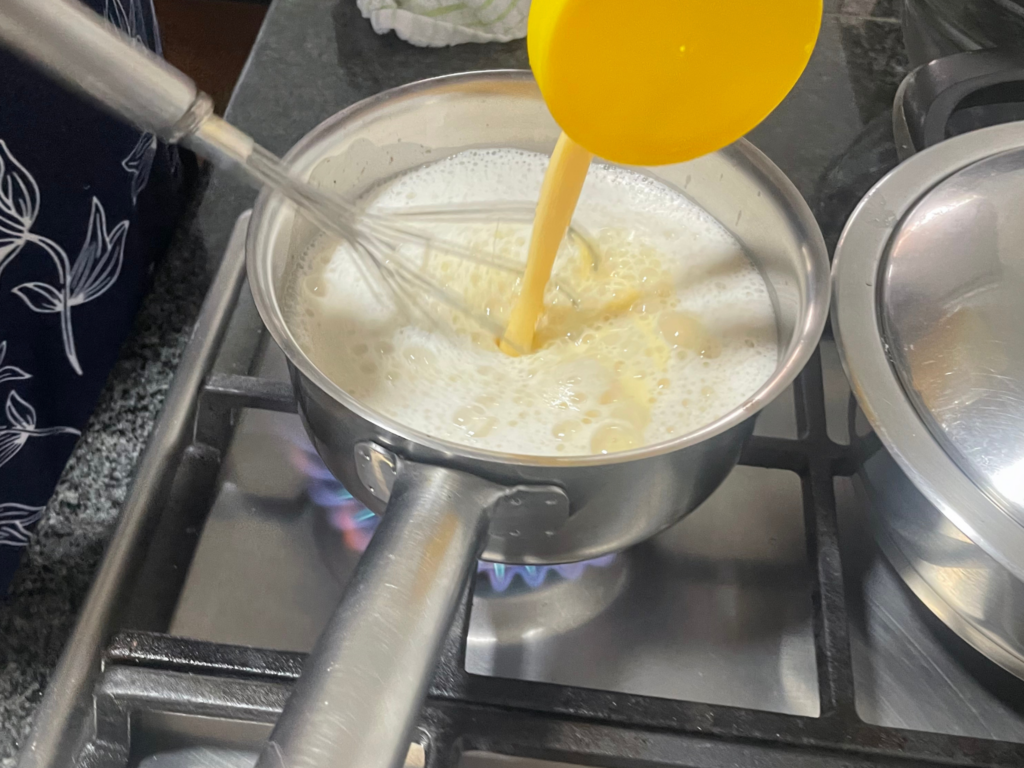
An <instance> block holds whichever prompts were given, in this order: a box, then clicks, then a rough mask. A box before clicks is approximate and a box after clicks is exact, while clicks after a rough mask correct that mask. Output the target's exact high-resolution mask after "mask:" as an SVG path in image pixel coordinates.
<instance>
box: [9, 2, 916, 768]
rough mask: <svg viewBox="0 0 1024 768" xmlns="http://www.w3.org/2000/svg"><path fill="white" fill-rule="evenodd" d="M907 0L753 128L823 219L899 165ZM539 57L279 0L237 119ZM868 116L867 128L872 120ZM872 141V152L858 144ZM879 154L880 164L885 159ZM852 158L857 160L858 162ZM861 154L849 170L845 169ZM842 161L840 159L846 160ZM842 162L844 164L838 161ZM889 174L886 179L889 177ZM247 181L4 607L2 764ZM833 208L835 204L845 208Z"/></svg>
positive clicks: (154, 320) (121, 374)
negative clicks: (896, 131)
mask: <svg viewBox="0 0 1024 768" xmlns="http://www.w3.org/2000/svg"><path fill="white" fill-rule="evenodd" d="M898 4H899V0H826V1H825V10H826V15H825V19H824V21H823V25H822V33H821V37H820V40H819V44H818V46H817V48H816V51H815V54H814V57H813V58H812V61H811V64H810V66H809V67H808V70H807V72H806V73H805V75H804V76H803V78H802V79H801V82H800V83H799V84H798V86H797V88H796V89H795V90H794V92H793V93H792V94H791V95H790V97H788V98H787V100H786V102H784V104H783V105H782V107H780V108H779V109H778V110H777V111H776V112H775V113H774V114H773V115H771V116H770V117H769V118H768V120H766V121H765V123H764V124H763V125H762V126H760V127H759V128H758V129H757V130H756V131H754V133H753V134H752V136H751V138H752V140H753V141H754V143H755V144H757V145H758V146H759V147H760V148H761V149H762V150H764V151H765V152H766V153H767V154H768V156H769V157H771V158H772V159H773V160H775V162H776V163H778V165H779V166H780V167H781V168H782V170H783V171H785V172H786V173H787V174H788V175H789V176H790V177H791V178H792V179H793V181H794V182H795V184H796V185H797V187H798V188H799V189H800V191H801V192H802V193H803V194H804V195H805V196H806V197H807V198H808V200H809V202H811V204H812V207H813V208H814V209H815V211H816V212H817V213H818V215H819V218H820V219H823V220H827V221H829V222H837V223H841V221H842V220H844V219H845V214H846V213H848V211H847V210H845V207H846V206H850V207H852V203H854V202H856V198H857V197H858V196H859V195H855V194H854V195H850V194H847V195H841V194H838V193H837V192H836V190H835V189H833V187H836V186H838V188H840V189H841V190H842V189H847V188H848V185H849V183H850V179H851V178H854V177H856V178H860V177H862V176H863V177H864V178H867V177H869V176H872V175H874V174H876V173H877V172H878V171H879V170H880V169H879V168H876V167H874V166H872V167H871V168H868V169H867V171H865V167H864V163H865V162H870V163H875V164H876V165H877V164H878V162H881V163H883V164H884V163H885V162H888V159H887V158H888V155H886V151H885V150H886V148H885V146H876V144H879V143H880V144H881V145H885V142H886V141H891V137H886V136H885V135H884V132H883V133H882V134H881V135H879V137H878V139H877V141H875V140H874V139H873V138H872V136H873V134H871V133H870V130H873V129H871V128H870V126H871V124H872V123H873V121H884V119H885V117H884V116H885V112H886V110H887V109H888V108H889V107H890V106H891V102H892V96H893V91H894V90H895V84H896V82H897V81H898V78H899V76H900V75H901V73H902V68H903V67H904V66H905V65H904V59H903V55H902V40H901V37H900V28H899V24H898V22H897V16H898ZM526 65H527V58H526V51H525V46H524V45H523V44H522V43H521V42H519V43H510V44H507V45H488V46H473V45H466V46H460V47H457V48H454V49H429V50H424V49H417V48H413V47H411V46H409V45H407V44H405V43H403V42H401V41H399V40H398V39H397V38H395V37H393V36H386V37H379V36H377V35H375V34H374V33H373V32H372V30H371V29H370V27H369V23H368V22H366V21H365V20H363V19H362V18H361V17H360V16H359V13H358V11H357V10H356V8H355V0H275V2H274V3H273V5H272V6H271V8H270V11H269V12H268V14H267V18H266V21H265V23H264V26H263V29H262V31H261V33H260V37H259V39H258V40H257V43H256V46H255V48H254V50H253V54H252V56H251V58H250V61H249V64H248V65H247V67H246V70H245V72H244V73H243V76H242V79H241V80H240V82H239V84H238V86H237V87H236V90H235V94H234V96H233V98H232V101H231V104H230V106H229V108H228V117H229V118H230V119H231V120H232V121H234V122H235V123H236V124H238V125H239V126H241V127H242V128H244V129H245V130H247V131H249V132H250V133H251V134H252V135H253V136H254V137H255V138H256V139H257V140H258V141H259V142H260V143H262V144H263V145H264V146H266V147H268V148H269V149H271V150H273V151H275V152H283V151H284V150H286V149H287V148H288V147H289V146H290V145H291V144H292V143H294V142H295V141H296V140H297V139H299V138H300V137H301V136H302V135H303V134H305V133H306V132H307V131H309V130H310V129H311V128H312V127H313V126H314V125H316V124H317V123H319V122H320V121H321V120H323V119H325V118H327V117H329V116H330V115H331V114H333V113H334V112H336V111H338V110H339V109H341V108H343V107H345V106H347V105H348V104H351V103H353V102H355V101H357V100H359V99H361V98H364V97H366V96H369V95H372V94H374V93H377V92H379V91H381V90H384V89H387V88H391V87H394V86H397V85H401V84H403V83H407V82H410V81H413V80H416V79H420V78H424V77H431V76H435V75H440V74H445V73H448V72H458V71H465V70H473V69H483V68H491V69H493V68H502V67H515V68H522V67H525V66H526ZM866 126H867V127H866ZM865 137H866V138H867V139H869V140H870V141H868V143H869V144H870V146H869V147H868V149H867V150H866V151H865V157H866V158H868V160H865V161H861V160H859V159H858V157H859V155H858V156H854V157H853V159H852V160H850V159H849V157H848V155H849V153H848V152H847V148H848V147H851V146H854V147H856V146H857V145H858V141H860V142H861V143H864V142H865V140H866V139H865ZM878 157H881V158H882V160H881V161H876V159H877V158H878ZM843 158H847V159H846V160H845V161H844V160H843ZM843 162H846V163H847V164H848V165H849V164H851V163H852V167H847V165H842V163H843ZM837 164H839V165H837ZM830 169H831V170H830ZM876 178H877V176H876ZM253 197H254V195H253V193H252V192H251V191H250V190H248V189H247V188H246V187H245V186H244V185H243V184H241V183H240V182H237V181H235V180H233V179H230V178H228V177H226V176H224V175H222V174H218V173H215V174H213V175H212V177H211V179H210V182H209V185H208V187H207V188H206V190H205V192H204V194H203V195H202V196H201V197H200V198H199V200H201V202H198V203H197V209H196V211H195V214H194V216H193V217H191V218H190V219H189V220H188V221H187V222H186V223H184V224H183V226H182V229H181V231H180V232H179V236H178V238H177V241H176V243H175V245H174V246H173V248H172V250H171V252H170V253H169V254H168V258H167V260H166V261H165V263H164V264H163V266H162V268H161V269H160V270H159V272H158V274H157V276H156V283H155V286H154V290H153V293H152V294H151V295H150V296H149V298H148V300H147V301H146V303H145V305H144V307H143V310H142V312H141V314H140V316H139V319H138V321H137V323H136V325H135V329H134V331H133V333H132V335H131V338H130V339H129V341H128V342H127V343H126V345H125V347H124V350H123V354H122V357H121V360H120V362H119V363H118V365H117V367H116V369H115V371H114V372H113V374H112V376H111V379H110V381H109V383H108V386H107V388H106V390H105V392H104V394H103V396H102V399H101V401H100V405H99V407H98V409H97V411H96V414H95V415H94V417H93V419H92V421H91V423H90V426H89V428H88V429H87V431H86V432H85V434H84V435H83V437H82V439H81V441H80V442H79V445H78V447H77V448H76V450H75V453H74V454H73V456H72V459H71V462H70V464H69V465H68V468H67V470H66V472H65V474H64V477H63V479H62V481H61V483H60V485H59V487H58V489H57V492H56V494H55V496H54V499H53V500H52V501H51V503H50V507H49V509H48V511H47V515H46V517H45V518H44V520H43V522H42V523H41V524H40V526H39V531H38V535H37V537H36V539H35V540H34V542H33V543H32V544H31V546H30V547H29V549H28V551H27V552H26V555H25V558H24V561H23V565H22V567H21V570H20V571H19V573H18V575H17V576H16V578H15V581H14V584H13V585H12V589H11V593H10V596H9V597H8V598H7V599H6V600H5V601H3V602H2V603H0V763H2V764H3V765H4V766H6V765H12V764H13V763H14V761H15V759H16V753H17V750H18V748H19V742H20V741H21V740H22V739H23V738H24V735H25V734H26V733H27V729H28V727H29V722H30V718H31V715H32V712H33V710H34V707H35V705H36V703H37V702H38V700H39V698H40V696H41V695H42V691H43V689H44V688H45V686H46V683H47V680H48V677H49V674H50V672H51V670H52V669H53V666H54V664H55V663H56V661H57V659H58V656H59V654H60V651H61V647H62V646H63V644H64V642H65V640H66V638H67V636H68V633H69V631H70V630H71V628H72V626H73V624H74V621H75V617H76V613H77V611H78V608H79V606H80V605H81V603H82V601H83V599H84V596H85V593H86V591H87V589H88V586H89V583H90V580H91V578H92V575H93V573H94V571H95V569H96V566H97V564H98V563H99V560H100V558H101V557H102V553H103V548H104V546H105V544H106V541H107V538H108V536H109V534H110V532H111V530H112V528H113V524H114V520H115V518H116V515H117V512H118V509H119V506H120V503H121V501H122V500H123V499H124V498H125V495H126V493H127V489H128V485H129V482H130V479H131V474H132V470H133V467H134V463H135V460H136V458H137V457H138V455H139V453H140V451H141V450H142V447H143V445H144V443H145V439H146V437H147V435H148V433H149V431H150V429H151V428H152V425H153V422H154V420H155V418H156V416H157V414H158V413H159V410H160V408H161V406H162V404H163V398H164V394H165V392H166V390H167V387H168V385H169V383H170V380H171V378H172V376H173V373H174V370H175V366H176V364H177V361H178V359H179V357H180V354H181V351H182V349H183V348H184V345H185V342H186V339H187V336H188V333H189V329H190V326H191V323H192V321H193V319H194V317H195V315H196V312H197V311H198V308H199V305H200V303H201V300H202V294H203V290H204V287H205V285H206V282H207V279H208V274H209V267H210V266H211V264H212V263H213V262H215V261H216V260H217V259H218V258H219V256H220V254H221V253H222V252H223V249H224V246H225V244H226V243H227V238H228V235H229V233H230V230H231V227H232V225H233V223H234V221H235V219H236V217H237V216H238V214H239V213H241V212H242V211H243V210H244V209H245V208H247V207H248V206H249V205H250V204H251V201H252V200H253ZM833 203H834V204H833Z"/></svg>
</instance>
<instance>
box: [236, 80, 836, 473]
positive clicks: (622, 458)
mask: <svg viewBox="0 0 1024 768" xmlns="http://www.w3.org/2000/svg"><path fill="white" fill-rule="evenodd" d="M495 81H497V82H521V83H533V82H534V80H533V75H532V73H530V72H529V71H528V70H517V69H504V70H482V71H477V72H463V73H457V74H453V75H443V76H440V77H434V78H430V79H426V80H419V81H416V82H414V83H409V84H408V85H403V86H399V87H397V88H393V89H390V90H387V91H383V92H381V93H379V94H376V95H375V96H371V97H369V98H367V99H364V100H362V101H359V102H356V103H355V104H353V105H351V106H349V107H347V108H346V109H343V110H341V111H340V112H337V113H336V114H334V115H332V116H331V117H329V118H327V119H326V120H324V121H323V122H322V123H320V125H318V126H317V127H316V128H314V129H313V130H312V131H310V132H309V133H307V134H306V135H305V136H304V137H303V138H302V139H300V140H299V141H298V142H297V143H296V144H295V145H294V146H293V147H292V148H291V149H290V150H289V151H288V153H287V154H286V155H285V156H284V159H285V161H286V162H289V163H293V162H295V161H297V160H298V159H300V158H301V157H302V156H303V155H304V154H306V153H307V152H308V151H309V150H311V149H312V148H314V147H316V146H317V145H318V144H320V142H321V141H322V140H323V139H324V138H325V137H326V136H329V135H331V134H333V133H335V132H337V131H338V130H339V128H341V127H342V126H344V125H345V124H347V123H350V122H353V121H356V120H358V119H359V118H361V117H364V116H367V115H369V114H371V113H372V112H373V111H374V110H376V109H377V108H379V107H380V106H381V105H383V104H386V103H389V102H392V101H394V100H396V99H408V98H411V97H417V96H421V95H425V94H429V93H430V92H432V91H437V90H441V89H445V88H449V87H451V86H455V85H464V84H473V83H478V84H485V83H489V82H495ZM721 151H722V152H731V153H735V154H738V155H740V156H742V157H743V159H744V160H745V161H746V163H748V164H749V165H751V166H753V169H754V170H756V171H757V172H758V173H759V174H760V175H761V176H762V177H763V178H765V179H766V180H767V181H768V182H769V183H770V184H772V185H774V186H775V188H776V191H777V193H778V195H779V197H780V198H781V199H782V201H783V202H785V203H788V204H789V206H790V209H791V212H792V214H793V218H794V222H793V223H794V224H795V226H796V227H797V228H798V229H799V231H801V232H802V234H803V235H804V246H805V247H804V248H803V249H802V250H803V253H802V254H801V260H802V263H803V266H804V270H805V273H806V276H807V280H806V294H807V295H806V296H805V298H804V305H805V307H806V309H805V311H804V312H803V316H802V317H800V318H799V324H798V325H797V327H795V328H794V331H793V334H792V337H791V340H790V343H789V346H788V352H787V354H786V356H785V358H784V359H782V360H780V363H779V365H778V366H777V367H776V369H775V372H774V373H773V374H772V376H771V377H770V378H769V379H768V380H767V381H766V382H765V383H764V384H762V386H761V387H760V388H759V389H758V390H757V391H756V392H755V393H754V394H753V395H751V396H750V397H748V398H747V399H746V400H745V401H743V402H742V403H741V404H739V405H738V406H737V407H735V408H733V409H732V410H731V411H729V412H728V413H726V414H725V415H724V416H722V417H720V418H718V419H716V420H715V421H713V422H711V423H710V424H707V425H705V426H703V427H701V428H700V429H698V430H696V431H693V432H689V433H687V434H685V435H681V436H679V437H676V438H673V439H672V440H667V441H662V442H659V443H654V444H652V445H647V446H643V447H641V448H634V449H632V450H629V451H622V452H619V453H609V454H591V455H582V456H534V455H524V454H515V453H505V452H502V451H492V450H486V449H481V448H474V447H471V446H467V445H463V444H460V443H456V442H452V441H449V440H443V439H440V438H436V437H433V436H431V435H428V434H426V433H425V432H421V431H419V430H416V429H412V428H410V427H408V426H405V425H404V424H401V423H400V422H398V421H396V420H395V419H392V418H390V417H388V416H386V415H384V414H381V413H378V412H377V411H374V410H372V409H370V408H367V407H366V406H364V405H363V404H362V403H360V402H359V401H358V400H356V399H355V398H353V397H352V396H351V395H349V394H348V393H347V392H345V390H344V389H342V388H341V387H340V386H338V385H337V384H336V383H334V382H333V381H332V380H331V379H330V378H328V377H327V376H326V375H325V374H324V373H322V372H321V371H320V369H319V368H317V366H316V365H315V364H314V363H313V362H312V361H311V360H310V359H309V357H308V356H307V355H306V354H305V352H303V351H302V348H301V347H300V346H299V344H298V342H297V341H296V340H295V338H294V337H293V335H292V333H291V331H290V330H289V329H288V325H287V323H286V322H285V320H284V316H283V313H282V311H281V307H280V304H279V302H278V299H277V296H276V295H275V293H274V287H273V280H272V278H271V265H270V258H269V254H270V251H269V249H266V250H264V249H262V248H261V244H262V243H263V241H264V240H265V239H266V238H267V237H268V236H269V233H270V229H269V227H270V225H271V224H272V222H273V219H274V218H275V216H276V215H279V213H278V212H279V211H280V210H281V208H282V206H284V205H286V203H285V201H284V199H283V198H282V197H281V196H280V195H278V194H276V193H272V192H271V191H269V190H268V189H266V188H264V189H263V190H262V191H261V192H260V194H259V197H258V198H257V200H256V204H255V205H254V206H253V216H252V218H251V220H250V222H249V228H248V232H247V235H246V260H247V267H248V271H249V284H250V288H251V291H252V296H253V299H254V301H255V303H256V307H257V309H258V310H259V313H260V316H261V317H262V318H263V322H264V323H265V324H266V326H267V329H268V330H269V331H270V334H271V336H272V337H273V339H274V341H276V342H277V344H278V346H280V347H281V349H282V351H283V352H284V353H285V355H286V357H287V358H288V360H289V362H290V363H291V365H292V366H294V367H295V368H296V369H298V370H299V371H300V372H301V373H302V374H303V375H304V376H305V377H306V378H307V379H308V380H309V381H310V382H312V383H313V384H315V385H316V386H317V387H318V388H319V389H320V390H321V391H323V392H324V393H326V394H327V395H329V396H330V397H331V398H332V399H334V400H335V401H337V402H338V403H339V404H340V405H342V406H343V407H345V408H347V409H348V410H349V411H351V412H353V413H355V414H356V415H358V416H360V417H361V418H363V419H365V420H367V421H369V422H371V423H373V424H375V425H376V426H378V427H379V428H380V429H382V430H385V431H386V432H389V433H391V434H392V435H395V436H397V437H399V438H401V439H404V440H408V441H411V442H413V443H417V444H419V445H421V446H423V447H425V448H428V449H430V450H433V451H436V452H438V453H440V454H443V455H450V456H458V457H461V458H465V459H470V460H475V461H483V462H497V463H501V464H504V465H510V466H519V467H555V468H559V467H563V468H571V467H593V466H601V465H610V464H621V463H625V462H630V461H637V460H641V459H647V458H652V457H656V456H661V455H664V454H668V453H673V452H675V451H678V450H681V449H683V448H687V447H689V446H692V445H695V444H697V443H700V442H703V441H704V440H707V439H708V438H711V437H714V436H715V435H718V434H721V433H723V432H726V431H727V430H729V429H732V428H733V427H735V426H736V425H738V424H740V423H741V422H743V421H745V420H746V419H749V418H750V417H752V416H754V415H755V414H757V413H758V412H759V411H760V410H761V409H762V408H764V407H765V406H767V405H768V404H769V403H770V402H772V401H773V400H774V399H775V398H776V397H777V396H779V395H780V394H781V393H782V392H783V391H784V390H785V389H786V387H788V386H789V385H790V384H791V383H792V381H793V380H794V379H795V378H796V376H797V375H798V374H799V373H800V371H801V370H803V368H804V366H805V365H806V363H807V361H808V360H809V359H810V357H811V355H812V354H813V353H814V350H815V349H816V348H817V345H818V341H819V339H820V337H821V333H822V331H823V329H824V327H825V321H826V318H827V317H828V306H829V300H830V295H831V288H830V281H831V275H830V270H829V264H828V256H827V251H826V248H825V242H824V240H823V238H822V236H821V231H820V230H819V228H818V224H817V222H816V220H815V219H814V216H813V215H812V214H811V211H810V209H809V208H808V207H807V203H806V202H805V201H804V199H803V197H802V196H801V195H800V193H799V192H798V191H797V190H796V188H795V187H794V186H793V183H792V182H791V181H790V180H789V178H788V177H786V175H785V174H783V173H782V171H781V170H779V168H778V167H777V166H776V165H775V164H774V163H772V162H771V161H770V160H769V159H768V158H767V157H766V156H765V155H764V154H763V153H761V152H760V150H758V149H757V148H755V147H754V146H753V145H751V144H750V143H749V142H747V141H746V140H744V139H740V140H739V141H737V142H735V143H734V144H732V145H730V146H729V147H727V148H726V149H724V150H721Z"/></svg>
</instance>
